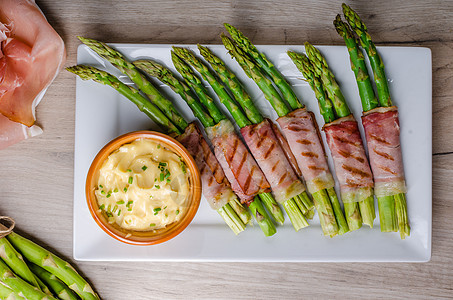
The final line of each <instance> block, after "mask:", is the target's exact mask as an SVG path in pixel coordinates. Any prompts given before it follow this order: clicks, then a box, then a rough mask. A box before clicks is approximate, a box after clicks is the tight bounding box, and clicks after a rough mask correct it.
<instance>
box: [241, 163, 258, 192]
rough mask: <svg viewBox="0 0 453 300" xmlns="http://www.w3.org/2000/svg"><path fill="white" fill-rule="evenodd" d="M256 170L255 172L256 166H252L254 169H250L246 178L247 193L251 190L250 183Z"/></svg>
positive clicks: (245, 189) (245, 190)
mask: <svg viewBox="0 0 453 300" xmlns="http://www.w3.org/2000/svg"><path fill="white" fill-rule="evenodd" d="M254 172H255V166H253V167H252V170H251V171H250V174H249V176H247V179H246V180H245V184H244V192H245V194H247V191H248V190H249V187H250V183H251V181H252V176H253V173H254ZM260 186H261V182H260Z"/></svg>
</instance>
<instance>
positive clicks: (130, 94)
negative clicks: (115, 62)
mask: <svg viewBox="0 0 453 300" xmlns="http://www.w3.org/2000/svg"><path fill="white" fill-rule="evenodd" d="M134 68H135V67H134ZM67 70H68V71H69V72H72V73H74V74H76V75H78V76H79V77H80V78H82V79H83V80H94V81H96V82H99V83H102V84H105V85H108V86H111V87H112V88H114V89H115V90H117V91H118V92H119V93H120V94H122V95H123V96H125V97H126V98H127V99H129V100H130V101H131V102H133V103H134V104H135V105H137V107H138V108H139V110H140V111H142V112H144V113H145V114H146V115H147V116H148V117H150V118H151V120H153V121H154V122H155V123H156V124H159V125H161V127H163V128H164V129H166V130H167V132H169V133H172V134H173V135H176V136H179V135H181V134H182V133H181V131H180V130H179V129H178V128H177V127H176V126H175V125H174V124H173V123H172V122H171V121H170V120H169V119H168V118H167V116H166V115H164V114H163V113H162V112H161V111H160V110H159V109H158V108H157V107H156V106H154V105H153V104H152V103H150V102H149V101H148V99H146V98H145V97H143V96H142V95H141V94H140V93H139V91H138V90H136V89H135V88H133V87H130V86H127V85H125V84H124V83H122V82H121V81H120V80H118V78H116V77H115V76H113V75H111V74H109V73H107V72H105V71H102V70H99V69H97V68H94V67H90V66H84V65H78V66H74V67H70V68H67ZM164 111H165V112H167V113H168V112H169V110H164ZM198 111H200V112H203V109H202V108H201V107H200V108H199V109H198ZM176 113H178V112H176ZM178 115H179V113H178ZM200 116H201V120H202V121H205V122H209V119H210V118H208V116H206V117H205V115H204V114H200ZM210 122H212V121H210ZM184 129H185V128H184ZM218 213H219V214H220V215H221V216H222V218H223V219H224V221H225V222H226V223H227V224H228V226H229V227H230V228H231V229H232V230H233V232H234V233H235V234H238V233H240V232H242V231H244V230H245V228H246V226H245V224H247V223H248V221H249V219H250V216H249V215H248V213H247V211H246V210H245V209H244V207H243V206H242V205H241V204H240V203H239V202H238V201H237V199H236V198H235V197H234V199H231V200H230V201H229V202H228V203H227V204H225V205H224V206H223V207H222V208H220V209H219V210H218Z"/></svg>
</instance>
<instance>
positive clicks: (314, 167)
mask: <svg viewBox="0 0 453 300" xmlns="http://www.w3.org/2000/svg"><path fill="white" fill-rule="evenodd" d="M308 168H309V169H310V170H320V171H323V170H324V168H319V167H317V166H313V165H312V166H308Z"/></svg>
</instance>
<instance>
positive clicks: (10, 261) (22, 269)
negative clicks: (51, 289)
mask: <svg viewBox="0 0 453 300" xmlns="http://www.w3.org/2000/svg"><path fill="white" fill-rule="evenodd" d="M0 257H1V259H2V260H3V261H4V262H5V263H6V265H8V267H9V268H11V270H12V271H13V272H14V273H15V274H16V275H18V276H19V277H21V278H22V279H23V280H25V281H26V282H28V283H29V284H30V285H32V286H34V287H36V288H38V289H39V290H41V288H40V287H39V284H38V281H37V280H36V277H35V275H34V274H33V272H32V271H31V270H30V269H29V268H28V265H27V264H26V263H25V261H24V259H23V257H22V255H21V254H20V253H19V252H17V251H16V249H14V247H13V246H12V245H11V243H10V242H8V240H7V239H4V238H2V239H0Z"/></svg>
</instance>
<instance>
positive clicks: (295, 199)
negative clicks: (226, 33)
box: [186, 45, 313, 230]
mask: <svg viewBox="0 0 453 300" xmlns="http://www.w3.org/2000/svg"><path fill="white" fill-rule="evenodd" d="M198 48H199V50H200V53H201V54H202V56H203V57H204V58H205V60H206V61H207V62H209V63H210V65H211V66H212V68H213V69H214V71H215V73H216V75H217V76H218V77H219V78H220V80H221V81H222V82H223V83H224V84H225V86H226V88H227V89H229V90H231V91H232V94H233V95H234V96H235V98H236V101H237V102H234V100H233V99H232V98H227V99H226V101H228V102H229V103H228V104H229V105H230V106H231V105H232V104H234V105H236V103H238V104H239V105H240V106H241V107H242V109H243V110H244V112H245V114H246V117H247V119H248V120H249V121H250V123H251V124H249V125H247V124H244V123H242V124H241V120H237V121H238V124H240V127H241V134H242V136H243V138H244V140H245V142H246V144H247V146H248V147H249V149H250V151H251V152H252V154H253V156H254V157H255V159H256V161H257V162H258V164H259V166H260V167H261V169H262V170H263V172H264V174H266V178H267V179H268V181H269V184H270V186H271V188H272V192H273V195H274V197H275V199H276V200H277V202H278V203H281V204H282V205H283V206H284V207H285V209H286V210H287V211H288V212H289V213H288V215H289V217H290V219H291V222H292V224H293V226H294V228H295V229H296V230H299V229H300V228H303V227H305V226H308V223H307V221H306V220H305V218H303V217H302V214H305V215H307V214H310V209H308V208H307V207H306V205H305V204H303V203H304V202H305V203H309V202H310V200H309V198H308V195H307V193H306V192H305V186H304V185H303V183H302V182H301V181H300V179H299V178H298V176H297V175H296V173H295V171H294V170H293V167H292V166H291V163H290V162H289V161H288V159H287V157H286V154H285V151H284V150H283V149H282V147H281V145H280V141H279V140H278V138H277V136H276V134H275V132H274V128H273V126H272V123H271V122H270V121H269V120H267V119H264V118H263V116H262V115H261V114H260V112H259V111H258V110H257V108H256V107H255V105H254V103H253V101H252V100H251V98H250V96H249V94H248V93H247V91H246V90H245V89H244V88H243V86H242V85H241V83H240V82H239V81H238V79H237V77H236V76H235V75H234V74H233V73H232V72H231V71H230V70H228V69H227V68H226V66H225V64H224V63H223V61H221V60H220V59H219V58H218V57H217V56H215V55H214V53H212V52H211V51H210V50H209V49H208V48H206V47H203V46H200V45H198ZM186 56H189V54H186ZM194 57H195V56H193V55H190V59H191V61H193V60H194V59H196V58H194ZM194 64H197V65H199V64H202V63H201V62H200V61H199V60H198V59H197V61H195V63H194ZM241 125H242V126H241ZM298 203H299V205H298ZM307 206H309V207H310V204H308V205H307ZM311 206H313V205H311ZM299 207H300V208H299ZM293 208H294V209H296V211H298V210H300V211H301V213H302V214H296V215H295V214H293V213H292V211H293V210H294V209H293ZM311 211H313V210H311Z"/></svg>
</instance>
